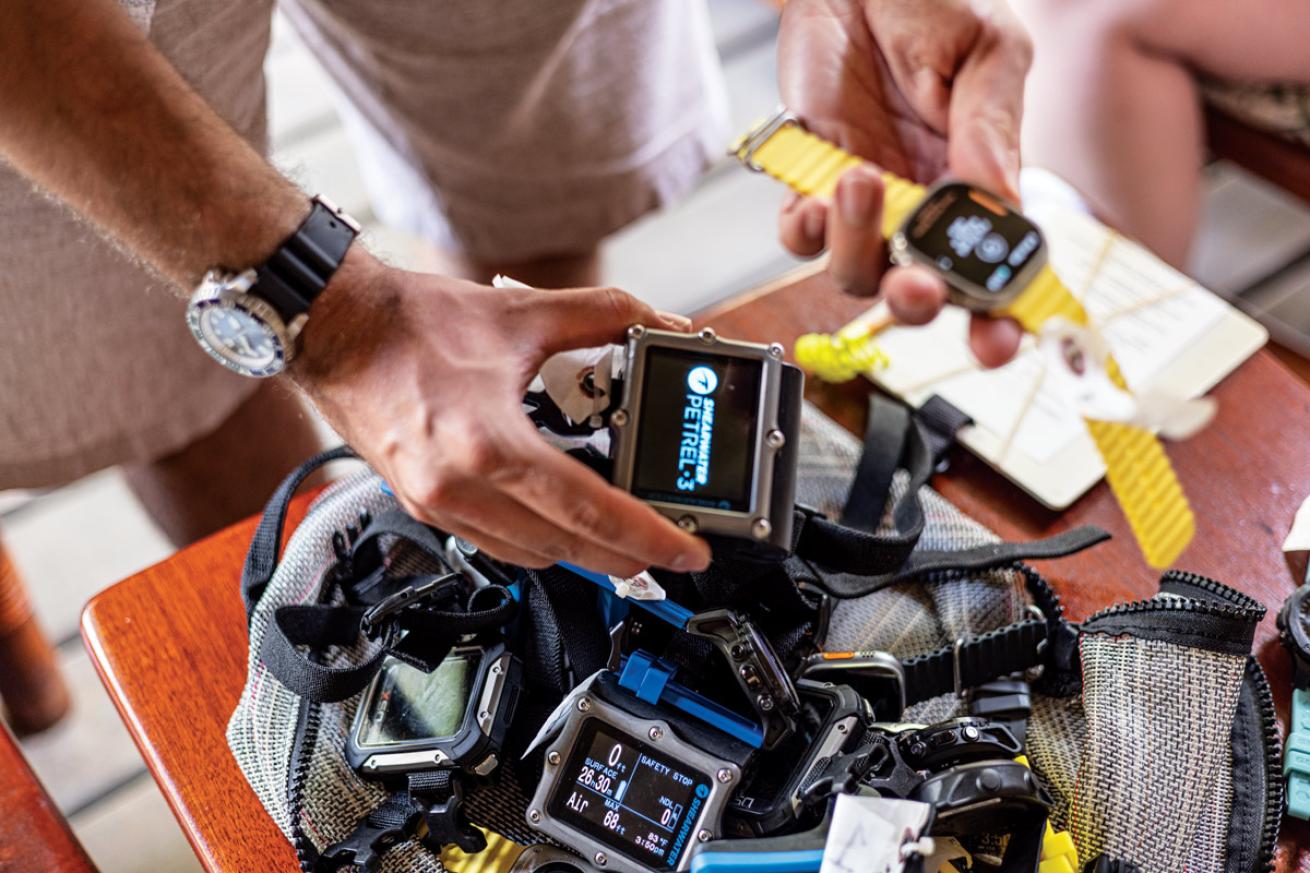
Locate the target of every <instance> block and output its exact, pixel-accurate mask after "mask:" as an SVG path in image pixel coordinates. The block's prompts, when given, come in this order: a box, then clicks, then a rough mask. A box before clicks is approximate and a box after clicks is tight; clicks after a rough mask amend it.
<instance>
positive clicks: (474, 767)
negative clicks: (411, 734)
mask: <svg viewBox="0 0 1310 873" xmlns="http://www.w3.org/2000/svg"><path fill="white" fill-rule="evenodd" d="M459 655H465V656H469V655H476V656H477V657H478V659H479V660H478V663H477V668H476V669H477V676H476V679H475V680H474V683H473V687H472V689H471V690H470V692H469V699H468V704H467V705H466V706H465V708H464V716H463V719H462V720H461V722H460V726H459V730H458V731H457V732H456V733H454V734H452V735H449V736H446V737H428V738H423V739H414V740H406V741H403V742H396V743H389V744H387V745H385V746H377V745H367V746H366V745H361V744H360V738H361V736H362V735H363V732H364V728H365V726H366V725H365V719H366V718H367V716H368V713H369V712H370V711H371V710H372V702H373V700H374V698H375V696H376V694H377V692H378V686H379V684H380V683H381V682H382V679H383V677H384V676H385V675H386V671H387V668H388V666H389V665H390V664H391V663H396V659H392V658H388V659H387V660H386V661H384V663H383V665H382V669H380V670H379V671H378V672H377V674H376V675H375V676H374V677H373V679H372V681H371V682H369V685H368V688H367V689H365V691H364V696H363V697H362V698H361V699H360V704H359V707H358V708H357V709H356V710H355V717H354V719H353V720H352V721H351V724H350V733H349V734H347V735H346V748H345V752H346V761H347V762H348V763H349V764H350V766H351V767H353V768H354V769H355V771H356V772H357V773H359V774H360V775H361V776H363V777H365V778H367V779H373V780H377V781H383V782H387V781H390V780H391V779H393V778H395V779H403V777H404V776H405V775H406V774H408V773H417V772H422V771H426V770H440V769H458V770H464V771H467V772H470V773H474V774H476V775H478V776H486V775H488V774H489V773H491V772H492V771H493V770H495V769H496V766H497V765H498V764H499V763H500V761H499V755H500V748H501V744H502V743H503V742H504V739H505V732H506V731H507V730H508V729H509V724H510V720H511V719H512V718H513V717H514V710H515V709H516V708H517V704H518V696H519V690H520V684H521V677H522V670H523V666H522V663H521V662H520V661H519V659H518V658H517V657H515V656H514V655H513V654H511V653H510V652H508V651H507V650H506V649H505V645H504V643H499V642H498V643H495V644H493V645H489V646H456V647H455V648H453V649H451V651H450V654H449V655H447V656H446V657H447V658H449V657H452V656H459ZM399 663H401V664H404V662H403V661H402V662H399ZM405 666H408V665H405ZM410 669H415V668H410ZM437 669H438V670H439V669H440V667H438V668H437ZM435 673H436V671H435V670H434V671H433V674H432V675H434V676H435Z"/></svg>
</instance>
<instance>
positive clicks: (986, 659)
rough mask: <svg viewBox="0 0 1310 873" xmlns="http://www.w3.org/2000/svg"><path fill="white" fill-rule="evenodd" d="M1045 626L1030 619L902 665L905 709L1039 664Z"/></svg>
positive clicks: (1043, 623) (1038, 620) (1040, 621)
mask: <svg viewBox="0 0 1310 873" xmlns="http://www.w3.org/2000/svg"><path fill="white" fill-rule="evenodd" d="M1046 635H1047V627H1046V622H1045V621H1042V620H1040V619H1036V618H1032V619H1026V620H1024V621H1020V622H1017V623H1015V624H1012V625H1007V626H1006V627H1003V628H999V629H997V630H994V631H991V632H989V633H985V634H983V635H981V636H977V637H971V638H969V639H966V640H961V641H960V642H959V643H957V644H956V645H952V646H947V647H945V648H942V649H938V650H937V651H935V652H932V653H930V654H927V655H919V656H918V657H915V658H910V659H908V660H905V661H902V662H901V666H902V668H903V669H904V670H905V695H906V705H912V704H915V703H920V702H922V701H924V700H930V699H932V698H934V697H938V696H940V695H943V694H949V693H950V692H952V691H961V690H964V689H968V688H973V687H974V686H977V685H982V684H984V683H986V682H991V681H993V680H995V679H999V678H1001V677H1002V676H1008V675H1010V674H1011V673H1019V672H1022V671H1024V670H1027V669H1029V668H1030V667H1035V666H1037V664H1039V663H1040V662H1041V653H1042V650H1043V646H1042V643H1043V642H1045V640H1046Z"/></svg>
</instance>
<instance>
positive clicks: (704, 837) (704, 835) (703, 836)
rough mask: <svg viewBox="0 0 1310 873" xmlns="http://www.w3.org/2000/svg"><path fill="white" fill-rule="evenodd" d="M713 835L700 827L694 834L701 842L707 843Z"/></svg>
mask: <svg viewBox="0 0 1310 873" xmlns="http://www.w3.org/2000/svg"><path fill="white" fill-rule="evenodd" d="M713 837H714V834H712V833H710V832H709V831H707V830H705V829H704V828H701V829H700V831H699V832H698V833H697V834H696V839H698V840H700V841H701V842H702V843H708V842H709V841H710V840H711V839H712V838H713Z"/></svg>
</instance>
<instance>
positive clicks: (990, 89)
mask: <svg viewBox="0 0 1310 873" xmlns="http://www.w3.org/2000/svg"><path fill="white" fill-rule="evenodd" d="M1031 63H1032V45H1031V43H1030V42H1029V40H1028V36H1027V34H1026V33H1024V31H1023V29H1022V28H1021V27H1020V26H1019V25H1018V23H1017V22H1013V21H1010V20H1005V21H1000V20H996V21H983V22H981V23H980V24H979V35H978V38H977V40H976V41H975V43H974V46H973V49H972V51H971V52H970V54H969V56H968V57H967V58H966V59H965V62H964V64H963V65H962V66H961V68H960V71H959V73H958V74H957V75H956V77H955V81H954V83H953V85H952V88H951V104H950V121H949V127H948V131H949V134H948V139H949V144H948V153H947V160H948V163H949V164H950V169H951V173H952V174H953V175H956V176H958V177H959V178H961V179H963V180H965V181H966V182H972V183H974V184H975V185H981V186H983V187H985V188H988V189H990V190H992V191H994V192H996V193H997V194H1000V195H1002V196H1005V197H1008V198H1009V199H1010V200H1011V201H1013V202H1015V203H1018V202H1019V130H1020V124H1021V122H1022V119H1023V82H1024V77H1025V76H1026V75H1027V73H1028V67H1029V66H1030V65H1031Z"/></svg>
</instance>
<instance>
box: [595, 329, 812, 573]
mask: <svg viewBox="0 0 1310 873" xmlns="http://www.w3.org/2000/svg"><path fill="white" fill-rule="evenodd" d="M652 349H670V350H674V351H681V352H684V353H688V354H691V355H705V356H712V357H720V358H735V359H742V360H748V361H758V362H759V363H760V364H761V378H760V387H759V398H758V402H757V404H756V410H757V413H756V424H755V430H754V440H753V446H752V447H751V450H752V452H753V455H754V463H753V466H752V470H751V473H750V474H749V477H748V486H749V494H748V496H747V501H746V508H745V509H743V510H733V509H721V508H715V507H707V506H696V505H689V504H684V503H676V502H672V501H662V500H654V499H645V498H642V499H643V500H644V502H646V503H648V504H649V505H651V506H652V507H654V508H655V510H656V511H657V512H659V513H660V514H661V515H664V516H666V517H667V518H669V519H672V520H673V521H674V522H675V523H676V524H677V525H678V526H679V527H681V528H682V529H684V530H686V531H688V532H689V533H695V534H700V535H702V536H706V537H725V538H730V539H733V540H739V541H746V542H754V543H757V544H762V545H766V546H771V547H773V548H776V549H779V550H782V551H784V552H786V551H790V549H791V529H792V513H793V503H794V499H795V487H796V463H797V443H798V442H799V432H800V423H799V414H800V398H801V392H802V389H803V385H804V377H803V376H802V375H801V374H800V371H799V370H797V369H796V368H795V367H790V366H787V365H784V364H783V362H782V356H783V348H782V346H781V345H779V344H777V343H774V344H772V345H761V344H758V343H747V342H739V341H735V340H724V339H721V338H719V336H718V335H717V334H716V333H715V332H714V330H713V329H711V328H708V327H707V328H704V329H702V330H701V331H700V332H699V333H695V334H682V333H674V332H671V331H663V330H653V329H650V328H647V327H644V326H642V325H634V326H632V327H630V328H629V329H628V335H627V344H626V346H625V348H624V356H625V361H624V368H623V372H624V376H623V393H622V398H621V400H620V402H619V407H618V409H616V410H615V411H614V412H613V413H611V415H610V420H609V424H610V433H611V437H612V440H613V445H614V451H613V457H614V466H613V473H612V482H613V484H614V485H615V486H616V487H618V488H620V489H622V490H624V491H627V492H629V493H633V492H634V486H635V479H636V475H637V466H638V454H637V453H638V449H639V446H638V442H639V439H640V435H641V431H642V424H643V423H642V420H641V419H642V415H643V400H644V398H643V393H644V387H645V385H644V383H645V380H646V371H647V356H648V354H649V352H650V351H651V350H652ZM785 371H792V374H788V373H786V372H785ZM793 406H794V407H795V408H794V409H792V408H791V407H793ZM677 425H678V422H676V421H670V422H669V423H668V426H669V427H676V426H677Z"/></svg>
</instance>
